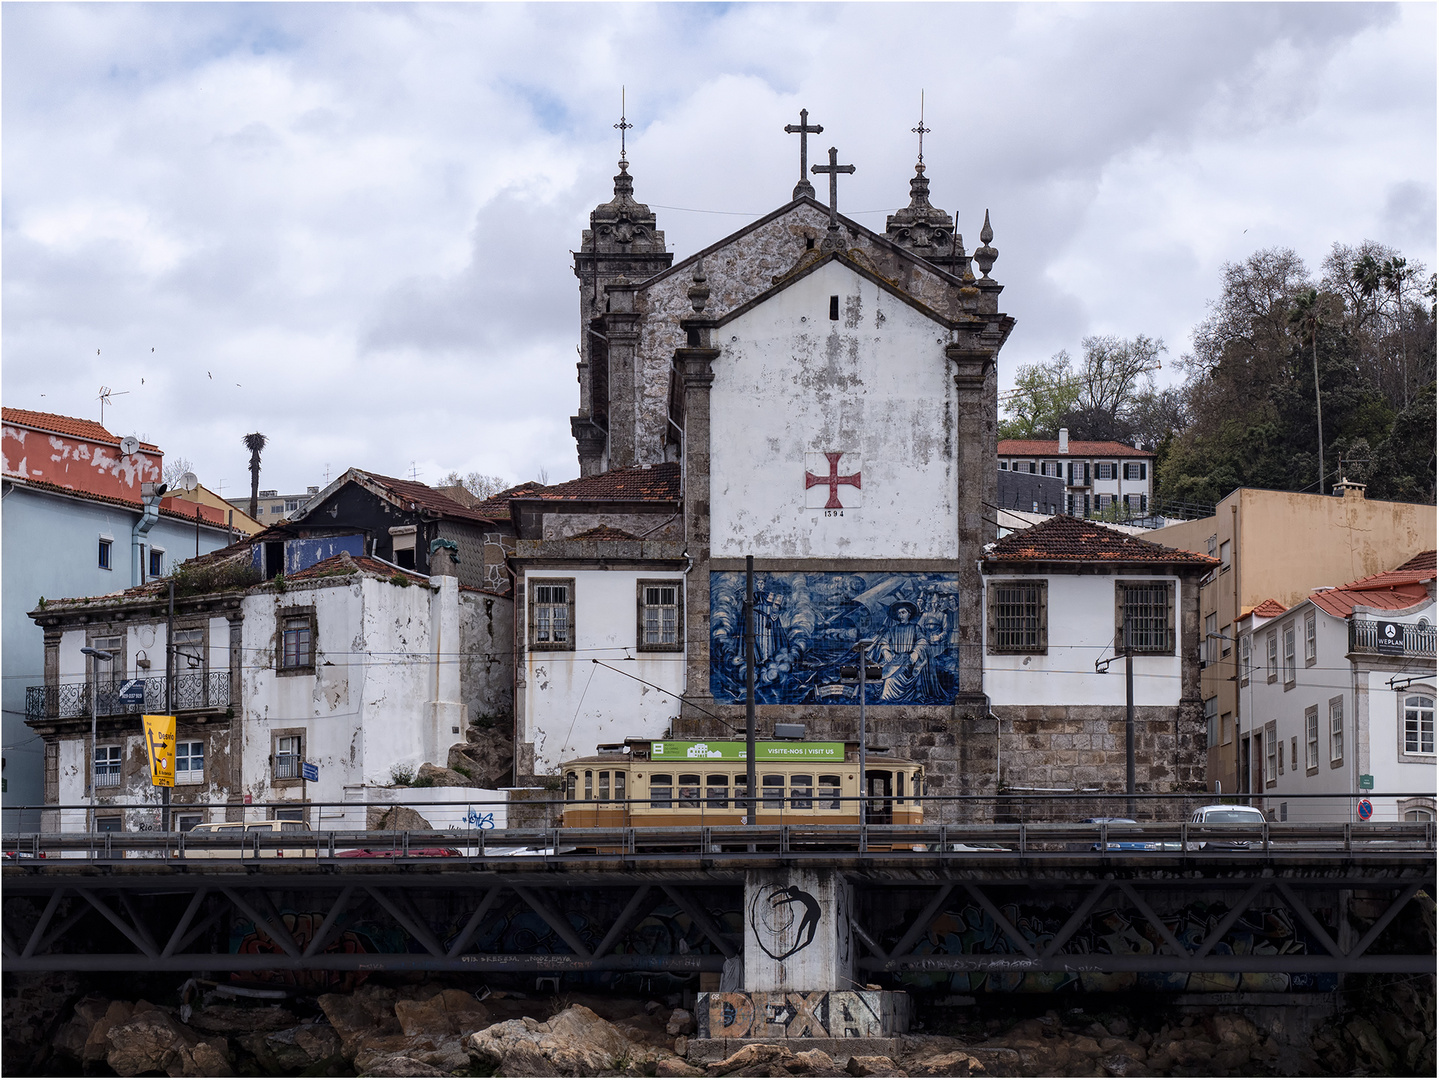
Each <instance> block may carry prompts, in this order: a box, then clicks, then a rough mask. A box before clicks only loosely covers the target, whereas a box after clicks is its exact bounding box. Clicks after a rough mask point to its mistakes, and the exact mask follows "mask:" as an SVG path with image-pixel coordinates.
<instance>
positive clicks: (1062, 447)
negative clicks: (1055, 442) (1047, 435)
mask: <svg viewBox="0 0 1439 1080" xmlns="http://www.w3.org/2000/svg"><path fill="white" fill-rule="evenodd" d="M1059 452H1060V453H1061V454H1067V453H1069V429H1068V428H1067V427H1062V428H1060V429H1059Z"/></svg>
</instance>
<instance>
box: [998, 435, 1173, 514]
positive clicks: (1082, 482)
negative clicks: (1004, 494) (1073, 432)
mask: <svg viewBox="0 0 1439 1080" xmlns="http://www.w3.org/2000/svg"><path fill="white" fill-rule="evenodd" d="M998 453H999V468H1000V471H1001V472H1009V473H1024V474H1032V475H1035V476H1040V477H1046V476H1051V477H1056V478H1058V479H1059V480H1062V481H1063V483H1064V505H1063V506H1062V507H1060V511H1061V512H1062V513H1066V514H1070V515H1073V516H1074V517H1102V518H1105V519H1107V520H1123V519H1125V518H1132V517H1139V516H1143V515H1145V514H1148V513H1149V509H1150V507H1149V504H1150V500H1151V495H1152V494H1153V490H1154V489H1153V484H1154V455H1153V454H1152V453H1150V452H1149V451H1148V450H1139V449H1136V448H1135V447H1133V446H1126V445H1125V444H1124V443H1120V442H1110V441H1105V442H1091V441H1082V440H1079V439H1071V438H1070V437H1069V429H1068V428H1060V429H1059V438H1058V439H1001V440H999V450H998ZM1001 479H1002V478H1001Z"/></svg>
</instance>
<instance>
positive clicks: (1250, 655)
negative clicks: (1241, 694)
mask: <svg viewBox="0 0 1439 1080" xmlns="http://www.w3.org/2000/svg"><path fill="white" fill-rule="evenodd" d="M1253 666H1254V635H1253V634H1241V635H1240V637H1239V685H1240V686H1248V685H1249V679H1250V672H1251V671H1252V670H1253Z"/></svg>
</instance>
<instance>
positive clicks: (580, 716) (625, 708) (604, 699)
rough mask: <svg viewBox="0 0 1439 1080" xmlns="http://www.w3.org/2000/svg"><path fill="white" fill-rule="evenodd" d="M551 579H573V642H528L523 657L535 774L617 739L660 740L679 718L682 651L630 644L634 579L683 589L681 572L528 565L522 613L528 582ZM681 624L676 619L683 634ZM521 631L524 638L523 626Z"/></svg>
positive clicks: (526, 737) (634, 624) (634, 630)
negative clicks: (557, 646) (570, 645)
mask: <svg viewBox="0 0 1439 1080" xmlns="http://www.w3.org/2000/svg"><path fill="white" fill-rule="evenodd" d="M556 578H572V579H573V580H574V583H575V585H574V590H575V621H574V644H575V647H574V649H572V650H537V649H531V648H529V647H528V645H527V646H526V648H525V654H524V658H523V660H522V666H523V669H524V678H525V688H526V690H525V695H524V729H523V730H524V734H523V739H522V741H525V742H532V743H534V747H535V766H534V768H535V773H536V774H537V775H541V776H543V775H550V774H555V773H558V772H559V766H560V763H561V762H563V761H567V760H569V759H570V758H574V757H585V756H589V755H591V754H593V753H594V752H595V747H596V746H598V745H599V744H601V743H617V742H620V741H622V740H623V739H625V738H626V737H628V736H636V737H641V738H661V737H662V736H663V735H664V733H665V731H666V730H667V729H668V728H669V726H670V721H671V719H672V718H674V717H676V716H678V715H679V711H680V698H679V695H680V694H681V693H683V692H684V684H685V653H684V651H683V650H681V651H677V652H640V651H638V649H637V648H636V646H637V638H638V601H637V590H638V589H639V582H640V581H641V580H645V581H670V580H673V581H674V583H675V584H676V585H677V586H678V588H679V589H680V591H681V593H683V591H684V587H685V586H684V575H683V574H681V573H678V572H674V571H670V572H656V571H640V570H628V569H626V570H568V569H553V568H547V569H545V570H543V571H541V570H534V569H530V570H527V571H526V572H525V575H524V579H523V581H522V587H523V588H524V590H525V596H526V598H527V602H526V610H527V611H528V609H529V601H528V598H530V597H532V595H533V590H532V588H531V587H530V583H531V582H534V581H537V580H540V581H542V580H545V579H556ZM684 625H685V624H684V620H683V618H681V620H680V623H679V626H680V633H681V634H683V633H684ZM521 632H522V633H524V634H525V639H526V641H527V642H528V641H529V639H530V630H529V627H528V626H526V627H525V628H523V630H522V631H521ZM595 660H599V661H601V662H602V664H603V665H609V666H602V665H601V664H597V663H594V662H593V661H595ZM613 668H618V669H619V670H612V669H613ZM622 672H623V674H622ZM627 676H633V678H631V677H627ZM637 680H643V681H642V682H641V681H637ZM657 688H658V689H657Z"/></svg>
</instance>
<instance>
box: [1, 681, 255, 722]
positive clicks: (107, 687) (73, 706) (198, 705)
mask: <svg viewBox="0 0 1439 1080" xmlns="http://www.w3.org/2000/svg"><path fill="white" fill-rule="evenodd" d="M131 681H132V680H130V679H114V680H110V679H106V680H104V681H102V682H99V683H95V684H93V686H94V693H95V713H96V715H98V716H139V715H140V714H141V713H151V714H157V713H163V712H165V684H166V683H167V682H170V683H173V688H172V694H173V698H172V701H171V705H172V707H173V708H174V710H175V712H177V713H180V712H191V711H194V710H197V709H224V708H227V707H228V706H230V705H232V704H234V702H233V701H232V700H231V698H230V673H229V672H228V671H208V672H207V671H191V672H186V673H185V674H183V675H173V676H169V677H166V676H164V675H161V676H158V677H156V678H153V679H141V680H138V681H140V682H141V683H143V684H144V688H145V698H144V701H143V702H139V701H136V702H133V703H132V702H122V701H121V700H120V689H121V687H123V686H125V685H126V684H127V683H129V682H131ZM91 687H92V684H91V683H89V682H77V683H58V684H56V685H53V686H52V685H49V684H47V685H45V686H27V687H26V688H25V719H26V720H67V719H76V718H79V717H86V716H89V715H90V693H91Z"/></svg>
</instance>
